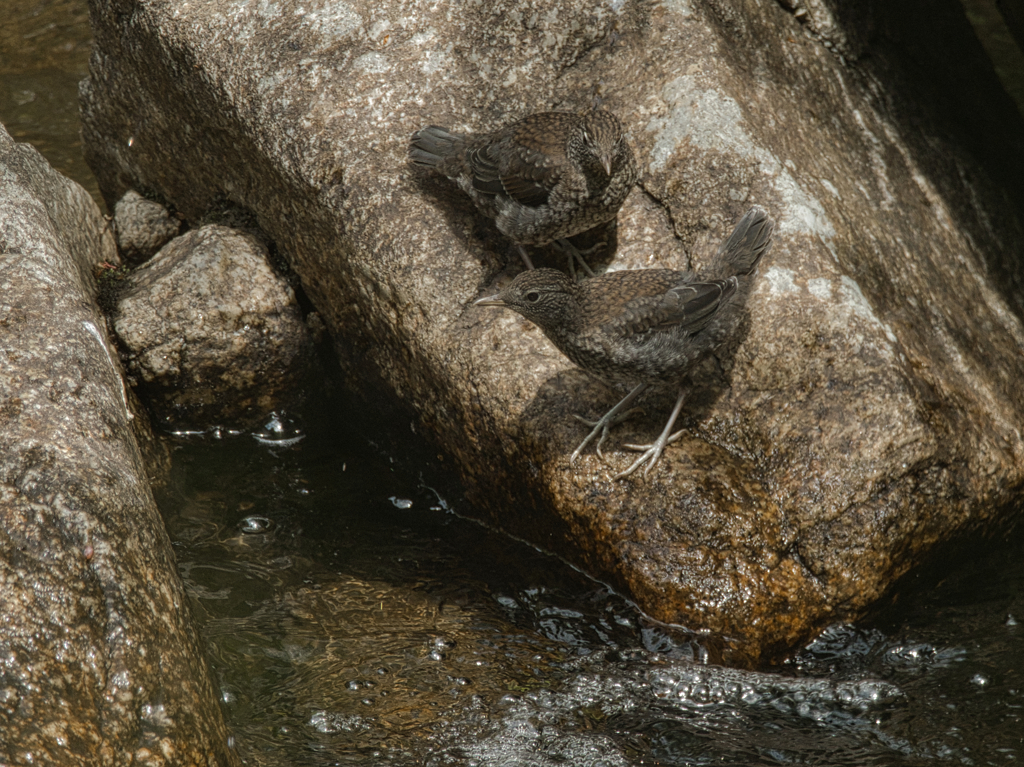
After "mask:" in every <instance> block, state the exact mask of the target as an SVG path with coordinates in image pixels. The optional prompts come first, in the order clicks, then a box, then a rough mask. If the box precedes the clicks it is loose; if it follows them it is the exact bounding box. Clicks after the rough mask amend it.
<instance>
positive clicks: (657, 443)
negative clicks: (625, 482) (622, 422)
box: [612, 388, 687, 479]
mask: <svg viewBox="0 0 1024 767" xmlns="http://www.w3.org/2000/svg"><path fill="white" fill-rule="evenodd" d="M686 392H687V390H686V389H685V388H684V389H682V390H681V391H680V392H679V396H678V397H677V398H676V404H675V407H673V408H672V413H671V415H669V417H668V421H667V422H666V423H665V428H664V429H662V430H661V434H659V435H658V438H657V439H656V440H654V442H652V443H651V444H650V445H624V446H623V447H625V448H626V449H627V450H642V451H643V455H641V456H640V457H639V458H637V459H636V460H635V461H633V463H632V464H630V467H629V468H628V469H626V470H625V471H620V472H619V473H618V474H616V475H615V476H614V477H612V479H623V478H625V477H628V476H629V475H630V474H632V473H633V472H634V471H636V470H637V469H639V468H640V467H641V466H643V465H644V464H645V463H646V464H647V468H646V469H644V479H646V478H647V475H648V474H650V473H651V469H653V468H654V465H655V464H656V463H657V462H658V461H659V460H660V459H661V454H662V453H664V452H665V445H668V444H671V443H672V442H675V441H676V440H677V439H679V437H681V436H682V434H683V432H682V430H679V431H677V432H675V433H674V434H673V433H672V427H673V426H674V425H675V423H676V419H677V418H678V417H679V413H680V411H682V409H683V402H684V401H685V400H686Z"/></svg>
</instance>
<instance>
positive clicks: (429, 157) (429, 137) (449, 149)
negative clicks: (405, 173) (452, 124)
mask: <svg viewBox="0 0 1024 767" xmlns="http://www.w3.org/2000/svg"><path fill="white" fill-rule="evenodd" d="M463 139H464V136H463V135H462V134H461V133H452V132H451V131H448V130H445V129H444V128H440V127H438V126H437V125H429V126H427V127H426V128H423V129H422V130H418V131H416V132H415V133H414V134H412V141H411V142H410V143H409V159H410V160H412V161H413V162H414V163H415V164H416V165H425V166H426V167H428V168H436V167H437V166H438V165H439V164H440V163H441V161H442V160H444V159H445V158H446V157H449V156H450V155H452V154H453V153H454V152H455V151H456V149H457V147H458V146H459V145H460V144H461V143H462V141H463Z"/></svg>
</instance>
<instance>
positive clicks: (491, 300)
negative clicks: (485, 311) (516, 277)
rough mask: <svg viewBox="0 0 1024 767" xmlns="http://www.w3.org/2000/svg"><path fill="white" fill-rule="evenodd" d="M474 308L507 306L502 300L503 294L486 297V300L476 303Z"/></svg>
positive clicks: (482, 299)
mask: <svg viewBox="0 0 1024 767" xmlns="http://www.w3.org/2000/svg"><path fill="white" fill-rule="evenodd" d="M473 306H506V304H505V302H504V301H503V300H502V298H501V294H500V293H495V294H494V295H493V296H485V297H484V298H481V299H479V300H477V301H474V302H473Z"/></svg>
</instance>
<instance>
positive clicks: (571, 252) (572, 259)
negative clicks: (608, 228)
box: [556, 238, 595, 280]
mask: <svg viewBox="0 0 1024 767" xmlns="http://www.w3.org/2000/svg"><path fill="white" fill-rule="evenodd" d="M556 242H557V244H558V247H560V248H561V249H562V250H563V251H564V252H565V253H566V255H568V257H569V275H570V276H571V277H572V278H573V279H574V280H575V279H576V262H579V265H580V268H581V269H583V271H584V272H586V275H587V276H588V277H593V276H594V275H595V272H594V270H593V269H591V268H590V265H589V264H588V263H587V261H586V259H585V258H583V254H582V253H580V250H579V248H577V247H576V246H575V245H573V244H572V243H571V242H569V241H568V240H566V239H564V238H563V239H561V240H557V241H556ZM591 251H593V248H591V249H589V250H588V252H591Z"/></svg>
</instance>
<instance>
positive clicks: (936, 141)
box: [83, 0, 1024, 663]
mask: <svg viewBox="0 0 1024 767" xmlns="http://www.w3.org/2000/svg"><path fill="white" fill-rule="evenodd" d="M814 10H815V13H816V14H818V16H819V18H816V20H815V25H814V29H817V30H819V31H820V30H829V29H833V26H834V24H833V20H831V19H829V18H828V17H827V11H825V10H824V9H823V8H820V7H819V6H817V5H816V6H815V9H814ZM304 11H305V13H303V14H289V13H284V12H281V13H278V12H276V11H274V10H273V9H271V8H269V7H265V6H258V7H257V6H250V7H246V8H244V9H239V8H236V7H234V6H231V7H230V10H229V7H228V6H227V5H226V4H224V5H221V4H217V3H214V4H212V5H204V6H202V7H201V8H200V7H194V6H189V7H186V8H182V7H180V6H178V5H177V4H172V3H168V2H160V1H157V0H149V1H146V2H133V1H131V0H110V1H109V2H102V1H100V0H97V2H94V3H93V14H94V19H95V20H96V38H97V45H98V50H97V54H96V56H95V57H94V59H93V69H92V74H91V78H90V80H89V81H88V83H87V84H86V86H85V87H84V89H83V107H84V111H85V135H86V139H87V145H88V148H89V149H88V151H89V152H90V154H91V163H92V165H93V167H94V168H95V169H96V171H97V173H98V175H99V176H100V181H101V186H102V188H103V190H104V194H105V195H107V196H108V198H109V199H116V198H117V197H119V196H120V194H122V193H123V191H124V190H125V189H126V188H128V187H129V186H135V187H138V188H153V189H157V190H159V192H160V195H161V197H163V198H164V199H167V200H168V201H170V202H172V203H173V204H174V206H175V207H176V209H178V210H179V211H181V212H182V213H183V214H184V215H185V216H186V217H188V218H189V219H191V220H198V219H200V218H201V217H202V216H203V215H204V213H205V212H206V211H207V210H208V209H210V208H213V207H216V206H217V205H218V204H219V201H220V200H221V199H222V198H223V197H225V196H226V197H229V198H230V199H231V200H232V201H233V202H234V203H236V204H239V205H241V206H243V207H245V208H247V209H249V210H251V211H253V212H254V213H255V214H256V215H257V217H258V218H259V221H260V225H261V226H262V227H263V229H264V231H265V232H266V233H267V234H268V236H269V237H271V238H272V239H273V240H274V242H275V244H276V246H277V247H278V248H279V249H280V251H281V252H282V253H284V254H285V255H287V257H288V258H289V259H290V261H291V263H292V265H293V267H294V268H295V270H296V272H297V273H298V274H299V275H300V276H301V277H302V280H303V283H304V287H305V288H306V290H307V292H308V294H309V296H310V298H311V300H312V301H313V303H314V304H315V306H316V307H317V309H318V310H319V311H321V312H322V314H323V316H324V319H325V321H326V323H327V325H328V327H329V328H330V329H331V330H332V333H333V334H334V336H335V338H337V339H338V343H337V350H338V353H339V356H340V359H341V362H342V367H343V369H344V371H345V373H346V375H347V376H348V379H349V382H350V383H351V385H352V386H353V387H354V388H355V389H356V390H357V391H360V392H362V393H363V394H365V395H366V396H367V397H371V398H372V397H374V396H377V395H378V394H379V393H381V392H384V393H385V396H388V397H391V398H393V399H398V400H403V401H405V402H407V403H409V404H410V405H412V406H413V407H414V408H415V409H416V411H417V413H418V416H419V424H418V425H419V426H420V427H422V430H425V431H427V433H430V434H431V435H432V436H433V438H434V439H436V441H437V442H438V444H440V445H442V446H444V448H445V449H446V450H447V451H448V452H449V454H450V455H452V456H453V457H454V459H455V463H456V465H457V466H458V469H459V472H460V474H461V477H462V479H463V481H464V483H465V486H466V489H467V492H468V494H469V496H470V498H471V500H472V501H473V504H474V508H475V509H476V512H475V513H478V514H480V515H481V516H483V517H484V518H486V519H487V520H488V521H489V522H491V523H492V524H495V525H498V526H500V527H503V528H505V529H508V530H509V531H511V532H513V533H515V534H517V535H519V536H522V537H524V538H527V539H529V540H531V541H532V542H534V543H535V544H538V545H540V546H543V547H545V548H548V549H550V550H553V551H556V552H558V553H560V554H562V555H563V556H565V557H567V558H568V559H569V560H570V561H572V562H574V563H575V564H577V565H579V566H581V567H583V568H584V569H586V570H587V571H588V572H590V573H592V574H594V575H596V576H598V577H600V578H602V579H604V580H606V581H608V582H610V583H613V584H614V585H615V586H616V587H618V588H620V589H622V590H623V591H624V592H626V593H628V594H629V595H631V596H632V597H634V598H635V599H636V600H637V601H638V603H639V604H640V605H641V606H642V607H643V608H644V609H645V610H647V611H648V612H649V613H650V614H651V615H653V616H654V617H657V618H659V619H662V620H666V621H670V622H675V623H683V624H685V625H688V626H691V627H694V628H702V629H709V630H712V631H715V632H720V633H722V634H724V635H726V636H727V637H729V638H730V639H731V640H733V641H732V642H731V643H728V647H727V650H726V651H725V652H724V654H723V657H724V658H725V659H726V660H731V661H732V662H737V663H745V662H754V661H756V659H758V658H763V657H768V656H771V655H775V654H779V653H784V652H786V651H788V650H789V649H791V648H792V647H794V646H796V645H798V644H799V643H800V642H802V641H803V640H804V639H806V638H808V637H809V636H810V635H811V634H812V633H813V632H814V631H815V630H817V629H819V628H820V627H821V626H822V625H824V624H825V623H827V622H831V621H833V620H836V619H839V618H843V617H849V616H854V615H857V614H859V613H860V612H862V611H863V610H864V609H865V607H866V606H867V605H869V604H871V602H872V601H873V600H875V599H877V598H878V597H879V596H880V595H881V594H882V593H884V592H885V590H886V589H887V588H888V587H889V586H890V585H891V584H892V583H893V582H894V580H895V578H896V577H897V576H899V575H900V574H901V573H903V572H905V571H906V570H907V569H908V568H909V567H911V566H912V565H913V564H914V563H915V562H917V561H919V560H920V559H921V558H922V557H923V556H924V555H925V554H926V552H927V551H928V550H929V549H930V547H931V546H932V544H933V543H934V542H936V541H937V540H941V539H944V538H947V537H949V536H951V535H954V534H956V533H957V532H958V531H961V530H963V529H965V528H969V527H973V526H979V525H983V524H987V523H989V522H990V521H993V520H998V519H999V517H1000V513H1001V512H1003V511H1005V509H1007V508H1008V505H1009V503H1010V502H1011V501H1012V499H1013V498H1014V497H1015V495H1016V494H1017V492H1018V491H1019V487H1020V484H1021V479H1022V477H1021V470H1022V462H1024V444H1022V441H1021V435H1020V432H1019V426H1018V424H1019V423H1021V420H1022V416H1024V395H1022V392H1021V391H1020V389H1019V387H1018V386H1016V383H1015V382H1016V381H1018V380H1020V379H1021V376H1022V375H1024V357H1022V355H1021V354H1020V349H1021V348H1022V345H1024V332H1022V329H1021V324H1020V314H1021V306H1022V305H1024V302H1022V295H1024V291H1022V289H1021V286H1022V285H1024V282H1022V280H1021V279H1020V276H1021V275H1020V268H1019V263H1020V261H1019V253H1020V245H1019V243H1021V242H1024V233H1022V230H1021V222H1020V220H1019V218H1018V217H1017V215H1016V213H1015V212H1014V208H1013V204H1012V200H1010V199H1009V198H1007V197H1005V196H1004V195H1003V193H1002V192H1001V191H1000V190H999V189H998V188H997V187H995V186H994V185H993V184H992V183H991V182H990V179H989V177H988V176H987V174H986V172H985V170H984V169H983V167H982V166H981V165H979V163H978V160H977V158H975V157H972V156H971V155H969V154H967V152H966V151H965V150H964V149H963V147H961V146H960V145H958V144H957V143H955V141H954V140H952V139H951V138H949V137H948V134H946V133H943V132H942V131H941V130H939V129H937V128H936V129H934V130H932V129H933V128H934V126H933V125H932V124H931V123H928V122H927V120H926V118H927V112H925V116H924V117H922V118H920V119H919V120H918V121H917V122H914V121H913V120H907V119H904V117H905V115H906V114H907V112H906V111H900V110H898V109H895V108H892V102H893V101H896V100H900V101H901V103H904V104H905V103H906V101H907V99H908V98H909V96H910V95H911V94H910V93H901V94H895V93H890V92H888V91H887V90H886V87H887V85H886V82H887V81H886V80H885V79H884V78H885V71H884V67H880V68H879V69H878V70H869V69H867V68H866V67H867V65H865V66H864V67H863V68H861V67H858V65H857V64H856V63H853V64H851V63H850V62H848V61H847V60H845V59H844V58H843V57H841V56H839V55H837V54H836V53H834V52H833V50H832V49H834V48H835V45H834V44H833V43H831V42H829V41H828V40H826V39H823V38H822V37H818V38H815V36H814V34H805V32H806V29H805V28H804V27H803V26H801V22H800V21H798V20H797V19H796V18H795V17H794V16H791V15H789V14H788V13H787V12H786V11H785V9H784V8H782V7H781V6H779V5H777V4H771V3H765V4H760V5H755V4H751V3H743V4H741V3H735V4H729V3H713V4H709V5H707V6H704V5H697V4H690V3H685V2H667V3H663V4H660V5H652V4H647V3H639V2H636V3H623V4H613V5H605V4H596V3H595V4H590V3H581V2H565V3H526V4H523V3H502V2H499V3H493V4H487V5H486V6H481V7H473V8H466V7H462V6H460V7H458V8H456V7H454V6H434V5H431V4H428V3H420V2H404V3H402V2H395V3H385V4H383V5H382V4H379V3H378V4H365V3H361V2H352V3H347V4H337V3H331V4H327V3H322V4H319V5H314V6H309V7H306V8H304ZM821 14H825V16H821ZM836 23H838V22H836ZM198 30H202V32H201V33H200V32H199V31H198ZM812 31H813V30H812ZM833 31H834V29H833ZM816 34H817V33H816ZM123 40H131V41H132V45H131V46H124V45H123V44H122V42H121V41H123ZM826 42H829V45H828V46H826V45H825V43H826ZM598 101H599V102H600V103H601V104H602V106H604V107H605V108H607V109H610V110H611V111H613V112H615V114H617V115H618V116H619V118H620V119H621V120H622V121H623V122H624V124H625V125H626V128H627V130H628V131H629V133H630V138H631V141H632V144H633V147H634V150H635V151H636V154H637V157H638V161H639V163H640V166H641V180H640V188H639V189H638V190H635V191H634V192H633V193H632V194H631V195H630V197H629V198H628V199H627V201H626V203H625V205H624V207H623V209H622V211H621V212H620V215H619V227H618V232H617V242H618V248H617V251H616V252H615V253H614V256H613V260H612V261H611V263H612V264H613V265H614V267H615V268H622V267H626V268H636V267H647V266H663V267H671V268H691V267H696V268H699V267H700V266H702V265H703V264H704V263H706V258H707V253H708V250H707V245H708V243H711V244H716V243H717V242H718V241H720V240H721V239H722V238H723V237H724V236H726V235H727V233H728V232H729V231H730V229H731V226H732V225H733V223H734V222H735V221H736V220H738V218H739V217H740V216H741V215H742V213H743V212H744V211H745V210H746V209H747V208H748V207H749V206H750V205H751V204H754V203H756V204H759V205H762V206H764V207H765V208H767V209H768V210H769V211H770V212H771V213H772V215H773V216H774V217H776V218H777V220H778V221H779V228H778V230H777V232H776V241H775V246H774V248H773V251H772V253H771V255H770V256H769V257H768V258H767V259H766V261H765V262H764V263H762V265H761V267H760V276H759V278H758V281H757V283H756V284H755V288H754V292H753V294H752V296H751V298H750V301H749V307H750V312H751V320H750V323H749V329H748V332H747V333H746V336H745V338H743V339H742V343H740V344H739V346H738V348H737V349H736V350H735V352H734V353H730V355H729V356H728V357H726V358H725V359H723V361H722V364H721V365H719V366H715V365H710V366H709V369H708V372H707V374H706V375H704V376H698V382H697V383H698V387H697V389H696V391H695V392H694V393H693V395H692V396H691V399H690V400H689V402H688V405H687V407H686V409H685V410H684V413H683V416H682V417H681V420H680V425H682V426H685V427H687V430H688V431H687V435H686V436H685V437H684V439H682V440H681V441H680V442H678V443H676V444H674V445H673V446H672V447H671V448H670V449H669V450H668V451H666V455H665V457H664V459H663V463H662V464H661V465H659V467H658V470H657V471H656V472H652V475H651V477H650V478H649V480H647V481H643V480H639V479H637V480H634V481H627V482H621V483H614V482H612V481H611V480H610V477H611V476H612V475H613V474H614V473H615V472H616V471H619V470H621V469H622V468H624V467H625V466H626V465H628V463H629V462H630V461H631V460H632V454H628V453H626V452H625V451H621V450H620V449H618V445H621V444H622V443H625V442H647V441H649V440H650V439H651V438H652V437H653V436H654V435H655V434H656V433H657V430H658V420H659V418H660V414H662V413H663V412H665V411H666V408H667V406H668V405H669V404H670V403H665V402H657V401H653V400H651V401H649V402H648V403H646V404H647V407H645V410H646V411H647V415H646V416H644V417H638V418H634V419H633V420H632V421H630V422H628V423H626V424H623V425H622V426H620V427H618V428H617V429H616V430H615V431H614V432H613V434H612V440H613V441H612V444H611V445H609V446H608V448H607V450H606V454H610V459H609V460H610V465H605V464H604V463H602V462H601V461H600V460H599V459H598V457H597V456H596V455H595V454H593V453H588V454H586V455H584V456H583V458H582V460H581V462H580V464H579V465H577V466H576V467H570V466H569V465H568V456H569V453H570V452H571V450H572V448H573V447H574V446H575V445H576V444H577V443H578V442H579V440H580V438H581V437H582V428H583V427H582V426H581V425H580V424H578V423H577V422H576V421H574V420H573V419H572V418H571V414H572V413H576V412H580V413H582V414H583V415H586V416H593V415H594V414H596V413H598V412H601V411H602V410H603V409H606V408H607V407H608V406H609V405H610V404H612V403H613V402H614V401H615V400H616V399H617V398H618V396H620V393H618V392H614V391H612V390H610V389H609V388H607V387H605V386H603V385H601V384H599V383H597V382H593V381H591V380H589V379H587V378H586V377H585V376H584V375H583V374H581V373H579V372H578V371H576V370H575V369H573V368H572V367H571V365H570V364H569V363H568V362H567V361H566V360H564V359H563V358H561V357H560V355H559V354H558V353H557V352H556V350H555V349H554V348H553V347H552V346H551V345H550V344H549V343H548V342H547V341H546V339H545V338H544V337H543V336H542V335H541V333H540V331H539V330H538V329H537V328H535V327H532V326H531V325H530V324H528V323H526V322H525V321H523V320H522V319H520V318H518V317H515V316H495V314H493V313H489V312H487V311H486V310H484V309H473V308H467V307H468V304H469V303H470V302H471V300H472V299H474V298H477V297H479V296H481V295H484V294H485V293H484V291H487V292H488V293H493V292H494V291H495V288H496V286H499V285H500V284H503V281H504V280H506V279H508V277H509V276H510V275H511V273H513V272H514V271H516V270H517V269H518V268H519V267H518V263H517V260H516V257H515V253H514V251H512V250H511V249H510V247H509V243H508V242H507V241H505V240H503V239H502V238H501V237H500V236H498V235H497V234H496V233H495V231H494V230H493V227H492V226H490V223H489V222H488V221H486V220H484V219H482V218H481V217H479V216H477V215H476V214H474V212H473V211H472V210H471V209H470V208H469V207H468V206H467V205H466V204H465V200H464V199H461V198H460V197H459V194H458V193H457V191H455V190H446V187H445V185H444V184H442V183H435V182H432V181H430V180H424V179H422V178H421V177H419V176H418V175H417V174H414V173H411V172H410V170H409V169H408V167H407V165H406V161H405V152H406V147H407V142H408V137H409V135H411V133H412V132H413V131H414V130H416V129H418V128H421V127H423V126H424V125H428V124H431V123H434V124H443V125H447V126H449V127H451V128H452V129H453V130H485V129H488V128H491V127H493V126H496V125H499V124H502V123H503V122H505V121H507V119H509V118H510V117H514V116H519V115H523V114H526V113H529V112H532V111H538V110H540V109H559V108H566V109H580V108H586V107H587V106H590V105H591V104H593V103H595V102H598ZM914 114H915V115H916V113H914ZM214 116H216V117H214ZM1016 119H1018V120H1019V118H1016ZM922 120H923V121H924V122H923V123H922ZM922 124H925V125H927V126H928V131H922V130H921V125H922ZM129 139H132V141H129ZM1003 148H1004V149H1005V151H1004V153H1003V160H1002V161H1003V163H1004V164H1007V165H1011V166H1013V167H1019V166H1020V165H1021V160H1020V153H1019V152H1018V151H1017V149H1016V148H1015V147H1014V146H1011V145H1007V146H1005V147H1003ZM551 258H552V259H553V260H552V261H551V263H552V264H554V265H559V264H560V263H561V261H562V259H561V257H560V256H556V255H552V257H551ZM611 258H612V256H611V255H610V254H608V255H606V256H605V260H604V263H605V264H608V263H609V259H611ZM541 262H542V263H543V260H542V261H541ZM600 263H601V259H600V258H597V259H591V264H592V265H597V264H600ZM503 264H507V266H506V267H505V268H504V271H498V270H499V269H500V268H501V265H503ZM1015 264H1016V266H1015ZM992 274H997V275H999V278H998V279H992V278H991V277H990V275H992Z"/></svg>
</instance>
